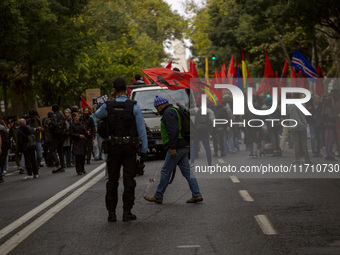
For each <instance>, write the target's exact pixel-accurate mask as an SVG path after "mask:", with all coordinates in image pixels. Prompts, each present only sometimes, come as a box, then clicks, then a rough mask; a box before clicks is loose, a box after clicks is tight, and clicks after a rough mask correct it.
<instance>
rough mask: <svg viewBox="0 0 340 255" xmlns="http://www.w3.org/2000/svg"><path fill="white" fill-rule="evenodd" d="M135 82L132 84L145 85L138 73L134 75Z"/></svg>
mask: <svg viewBox="0 0 340 255" xmlns="http://www.w3.org/2000/svg"><path fill="white" fill-rule="evenodd" d="M135 80H136V81H135V82H134V83H132V85H145V82H144V81H143V80H142V76H141V75H140V74H136V75H135Z"/></svg>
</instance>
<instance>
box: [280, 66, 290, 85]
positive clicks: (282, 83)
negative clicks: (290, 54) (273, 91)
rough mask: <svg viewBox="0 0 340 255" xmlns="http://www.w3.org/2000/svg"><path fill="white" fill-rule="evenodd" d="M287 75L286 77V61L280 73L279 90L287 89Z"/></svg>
mask: <svg viewBox="0 0 340 255" xmlns="http://www.w3.org/2000/svg"><path fill="white" fill-rule="evenodd" d="M287 75H288V60H287V59H286V62H285V64H284V66H283V69H282V73H281V79H280V85H281V88H282V87H287Z"/></svg>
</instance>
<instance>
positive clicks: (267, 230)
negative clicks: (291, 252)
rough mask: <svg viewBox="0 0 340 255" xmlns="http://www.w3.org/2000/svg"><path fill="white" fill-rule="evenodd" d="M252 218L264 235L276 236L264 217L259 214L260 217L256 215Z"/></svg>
mask: <svg viewBox="0 0 340 255" xmlns="http://www.w3.org/2000/svg"><path fill="white" fill-rule="evenodd" d="M254 217H255V219H256V221H257V223H258V224H259V225H260V228H261V229H262V231H263V233H264V234H265V235H276V234H277V233H276V231H275V229H274V228H273V226H272V224H271V223H270V221H269V220H268V218H267V216H266V215H263V214H261V215H256V216H254Z"/></svg>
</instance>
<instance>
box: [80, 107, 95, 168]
mask: <svg viewBox="0 0 340 255" xmlns="http://www.w3.org/2000/svg"><path fill="white" fill-rule="evenodd" d="M81 122H82V124H83V126H84V128H85V130H86V133H87V137H88V139H87V140H86V147H87V155H86V160H87V164H90V163H91V154H92V150H93V140H94V139H95V137H96V126H95V124H94V120H93V119H92V118H91V108H90V107H88V106H86V107H85V108H84V112H83V119H82V121H81Z"/></svg>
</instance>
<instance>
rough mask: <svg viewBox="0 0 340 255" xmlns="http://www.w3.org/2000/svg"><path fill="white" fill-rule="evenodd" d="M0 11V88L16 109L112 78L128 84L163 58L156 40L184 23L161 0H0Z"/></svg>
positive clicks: (175, 34)
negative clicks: (135, 75)
mask: <svg viewBox="0 0 340 255" xmlns="http://www.w3.org/2000/svg"><path fill="white" fill-rule="evenodd" d="M0 12H1V16H0V36H1V38H0V86H1V88H2V95H3V97H4V98H5V105H6V113H7V114H19V115H21V114H23V113H25V112H27V110H28V109H30V108H32V107H37V106H49V105H52V104H54V103H58V104H61V105H62V106H63V105H69V104H74V103H76V104H78V102H79V96H81V95H83V94H84V93H85V90H86V89H88V88H98V87H99V88H101V89H102V90H103V93H108V92H109V90H110V89H111V88H112V81H113V79H114V78H115V77H118V76H121V77H123V78H124V79H125V80H126V82H127V83H130V82H131V81H132V78H133V75H134V74H136V73H140V72H141V69H142V68H151V67H157V66H160V64H161V63H162V62H164V60H167V59H168V57H169V56H168V55H167V54H166V51H165V49H164V47H165V46H164V44H163V43H164V41H166V40H171V39H174V38H182V32H183V30H184V28H185V24H186V23H185V21H184V19H183V18H182V17H181V16H179V15H178V14H177V13H174V12H172V11H171V10H170V7H169V5H167V4H166V3H165V2H163V1H162V0H145V1H139V0H129V1H127V0H110V1H106V0H92V1H87V0H81V1H65V0H3V1H1V2H0Z"/></svg>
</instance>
